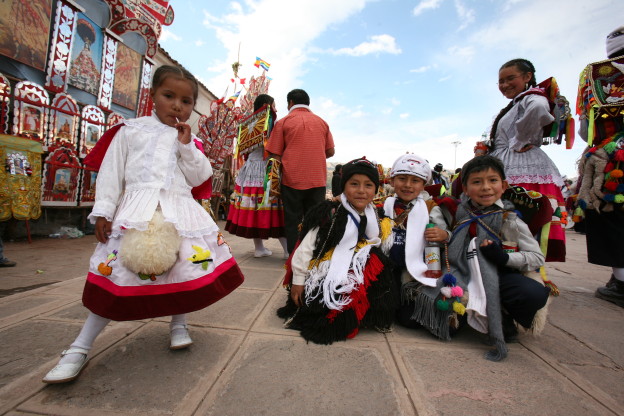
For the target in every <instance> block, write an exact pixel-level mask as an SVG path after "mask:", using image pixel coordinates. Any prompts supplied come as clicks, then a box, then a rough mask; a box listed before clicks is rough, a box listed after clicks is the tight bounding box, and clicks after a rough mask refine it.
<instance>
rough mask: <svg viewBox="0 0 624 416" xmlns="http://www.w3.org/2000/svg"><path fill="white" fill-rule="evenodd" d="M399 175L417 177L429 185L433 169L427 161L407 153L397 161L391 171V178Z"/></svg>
mask: <svg viewBox="0 0 624 416" xmlns="http://www.w3.org/2000/svg"><path fill="white" fill-rule="evenodd" d="M397 175H412V176H417V177H419V178H420V179H422V180H424V181H425V183H427V182H429V180H430V179H431V167H430V166H429V162H427V160H426V159H423V158H422V157H420V156H417V155H414V154H410V153H407V154H404V155H403V156H400V157H399V158H398V159H397V160H395V161H394V164H393V165H392V169H390V177H391V178H394V177H395V176H397Z"/></svg>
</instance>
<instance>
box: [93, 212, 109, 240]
mask: <svg viewBox="0 0 624 416" xmlns="http://www.w3.org/2000/svg"><path fill="white" fill-rule="evenodd" d="M112 230H113V223H112V222H110V221H108V220H107V219H106V218H104V217H98V218H97V220H95V238H97V240H98V241H99V242H100V243H102V244H103V243H106V242H107V241H108V236H110V235H111V232H112Z"/></svg>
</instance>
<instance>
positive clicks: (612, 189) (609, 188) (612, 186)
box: [604, 181, 618, 192]
mask: <svg viewBox="0 0 624 416" xmlns="http://www.w3.org/2000/svg"><path fill="white" fill-rule="evenodd" d="M617 186H618V183H617V182H613V181H611V182H607V183H605V184H604V187H605V189H606V190H607V191H609V192H615V190H616V189H617Z"/></svg>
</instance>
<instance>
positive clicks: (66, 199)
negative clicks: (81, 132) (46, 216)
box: [41, 146, 82, 206]
mask: <svg viewBox="0 0 624 416" xmlns="http://www.w3.org/2000/svg"><path fill="white" fill-rule="evenodd" d="M48 150H49V151H50V153H49V154H48V156H47V157H46V158H45V160H44V167H43V180H42V184H41V189H42V197H41V205H43V206H77V205H78V179H79V177H80V171H81V170H82V165H81V163H80V160H79V159H78V155H77V154H76V151H75V150H73V149H70V148H68V147H64V146H54V147H52V148H49V149H48Z"/></svg>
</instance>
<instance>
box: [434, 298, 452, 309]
mask: <svg viewBox="0 0 624 416" xmlns="http://www.w3.org/2000/svg"><path fill="white" fill-rule="evenodd" d="M436 308H438V310H440V311H443V312H445V311H448V310H449V309H450V308H451V305H449V304H448V302H447V301H445V300H442V299H438V300H437V301H436Z"/></svg>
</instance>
